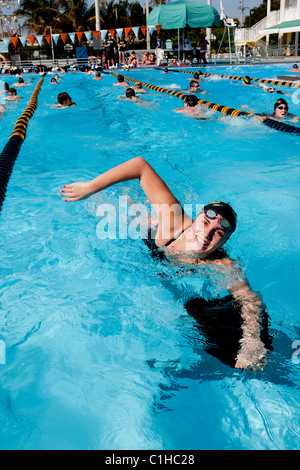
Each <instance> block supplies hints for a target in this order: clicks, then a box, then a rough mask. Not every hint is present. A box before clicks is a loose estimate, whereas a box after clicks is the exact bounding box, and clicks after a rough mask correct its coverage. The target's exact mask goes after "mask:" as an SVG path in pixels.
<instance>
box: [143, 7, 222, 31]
mask: <svg viewBox="0 0 300 470" xmlns="http://www.w3.org/2000/svg"><path fill="white" fill-rule="evenodd" d="M157 24H161V25H162V29H178V28H185V27H186V25H189V26H190V27H191V28H212V27H219V26H220V15H219V13H218V11H217V10H216V9H215V8H214V7H211V6H209V5H207V4H205V3H201V2H199V1H198V0H178V1H177V2H172V3H167V4H165V5H161V6H159V7H157V8H154V9H153V10H152V11H151V12H150V14H149V16H148V20H147V26H154V25H157Z"/></svg>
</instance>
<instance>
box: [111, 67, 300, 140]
mask: <svg viewBox="0 0 300 470" xmlns="http://www.w3.org/2000/svg"><path fill="white" fill-rule="evenodd" d="M111 75H113V76H114V77H118V74H116V73H111ZM124 79H126V80H128V81H132V82H135V83H141V84H142V85H143V86H145V87H146V88H149V89H150V90H154V91H158V92H160V93H168V94H169V95H173V96H176V97H177V98H180V99H182V100H184V99H185V98H186V96H189V95H186V94H184V93H180V92H178V91H174V90H170V89H168V88H161V87H158V86H155V85H150V84H149V83H144V82H141V81H140V80H136V79H134V78H131V77H124ZM198 104H202V105H204V106H207V108H209V109H212V110H213V111H218V112H219V113H222V114H225V116H235V117H237V116H246V117H256V118H257V119H259V120H260V121H261V122H263V123H264V124H265V125H266V126H268V127H271V128H272V129H275V130H277V131H281V132H288V133H289V134H294V135H300V128H299V127H296V126H291V125H289V124H285V123H283V122H279V121H275V120H274V119H271V118H268V117H267V116H259V115H258V114H253V113H246V112H245V111H241V110H239V109H234V108H230V107H228V106H223V105H222V104H216V103H212V102H211V101H205V100H201V99H199V100H198Z"/></svg>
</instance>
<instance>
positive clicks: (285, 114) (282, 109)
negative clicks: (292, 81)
mask: <svg viewBox="0 0 300 470" xmlns="http://www.w3.org/2000/svg"><path fill="white" fill-rule="evenodd" d="M268 117H270V118H272V119H275V120H276V121H289V122H294V123H296V122H298V121H299V119H300V118H299V117H298V116H295V115H294V114H291V113H289V105H288V104H287V102H286V101H285V99H283V98H279V99H278V100H277V101H275V104H274V112H273V114H270V115H269V116H268ZM289 118H291V119H289Z"/></svg>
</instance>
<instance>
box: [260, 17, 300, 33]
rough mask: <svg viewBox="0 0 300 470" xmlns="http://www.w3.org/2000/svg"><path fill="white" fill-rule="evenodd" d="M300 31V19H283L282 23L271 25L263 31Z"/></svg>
mask: <svg viewBox="0 0 300 470" xmlns="http://www.w3.org/2000/svg"><path fill="white" fill-rule="evenodd" d="M297 31H300V20H293V21H283V22H282V23H279V24H276V25H275V26H271V28H266V29H264V30H263V31H262V32H263V33H265V34H274V33H279V32H281V33H296V32H297Z"/></svg>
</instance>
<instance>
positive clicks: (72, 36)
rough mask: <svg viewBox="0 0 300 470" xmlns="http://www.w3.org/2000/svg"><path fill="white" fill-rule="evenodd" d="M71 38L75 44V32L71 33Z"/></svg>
mask: <svg viewBox="0 0 300 470" xmlns="http://www.w3.org/2000/svg"><path fill="white" fill-rule="evenodd" d="M69 38H70V39H71V42H72V44H74V41H75V33H69Z"/></svg>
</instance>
